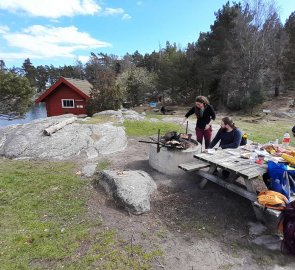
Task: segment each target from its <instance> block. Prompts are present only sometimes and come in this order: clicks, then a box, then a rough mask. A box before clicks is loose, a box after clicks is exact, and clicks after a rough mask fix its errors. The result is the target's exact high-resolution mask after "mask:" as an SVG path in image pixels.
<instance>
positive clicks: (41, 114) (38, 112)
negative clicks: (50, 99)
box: [0, 103, 47, 127]
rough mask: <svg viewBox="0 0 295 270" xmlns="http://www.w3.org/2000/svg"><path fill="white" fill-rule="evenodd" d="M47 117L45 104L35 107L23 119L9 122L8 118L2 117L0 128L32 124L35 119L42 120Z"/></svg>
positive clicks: (0, 118)
mask: <svg viewBox="0 0 295 270" xmlns="http://www.w3.org/2000/svg"><path fill="white" fill-rule="evenodd" d="M45 117H47V112H46V107H45V104H43V103H39V104H38V105H35V106H34V107H33V108H32V109H31V110H30V111H29V112H27V113H26V114H25V116H24V117H23V118H16V119H12V120H9V119H7V117H1V116H0V127H5V126H10V125H16V124H25V123H30V122H31V121H33V120H35V119H41V118H45Z"/></svg>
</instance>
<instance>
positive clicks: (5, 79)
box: [0, 70, 34, 115]
mask: <svg viewBox="0 0 295 270" xmlns="http://www.w3.org/2000/svg"><path fill="white" fill-rule="evenodd" d="M33 95H34V89H33V88H32V87H31V86H30V84H29V82H28V80H27V79H26V78H24V77H20V76H17V75H16V74H13V73H11V72H5V71H1V70H0V113H2V114H9V113H15V114H20V115H23V114H24V113H25V112H27V111H28V110H29V108H30V107H31V105H32V98H33Z"/></svg>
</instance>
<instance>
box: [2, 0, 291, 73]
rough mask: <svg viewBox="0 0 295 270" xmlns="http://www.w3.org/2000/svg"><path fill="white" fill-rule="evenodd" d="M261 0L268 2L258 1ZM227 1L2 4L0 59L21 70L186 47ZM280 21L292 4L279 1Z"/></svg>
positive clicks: (18, 0)
mask: <svg viewBox="0 0 295 270" xmlns="http://www.w3.org/2000/svg"><path fill="white" fill-rule="evenodd" d="M262 2H266V1H265V0H262ZM225 3H226V0H211V1H210V0H207V1H204V0H142V1H139V0H120V1H119V0H117V1H115V0H112V1H111V0H0V59H2V60H4V61H5V63H6V66H7V67H12V66H13V65H14V66H17V67H20V66H21V65H22V63H23V61H24V59H26V58H30V59H31V62H32V63H33V65H35V66H37V65H51V64H52V65H54V66H60V65H61V66H62V65H65V64H66V65H72V64H75V61H76V60H77V59H79V60H81V61H82V62H85V61H87V59H88V57H89V56H90V52H95V53H99V52H103V53H108V54H114V55H118V56H123V55H125V54H126V53H127V52H128V53H130V54H132V53H134V52H135V51H136V50H138V51H139V52H140V53H141V54H145V53H151V52H152V51H154V50H155V51H158V50H159V49H160V48H163V47H165V43H166V41H169V42H171V43H174V42H175V43H176V44H177V45H178V46H179V47H181V48H185V47H186V46H187V43H189V42H195V41H196V40H197V39H198V36H199V33H200V32H205V31H208V30H209V29H210V25H211V24H213V22H214V20H215V16H214V12H216V11H217V10H218V9H220V8H221V7H222V5H223V4H225ZM276 4H277V7H278V11H279V14H280V17H281V20H282V22H283V23H284V22H285V20H286V19H287V18H288V17H289V15H290V14H291V12H293V11H295V0H277V1H276Z"/></svg>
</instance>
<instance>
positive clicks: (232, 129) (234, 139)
mask: <svg viewBox="0 0 295 270" xmlns="http://www.w3.org/2000/svg"><path fill="white" fill-rule="evenodd" d="M220 126H221V127H220V129H219V130H218V132H217V134H216V135H215V137H214V139H213V140H212V142H211V143H210V145H209V149H211V148H213V147H214V146H215V145H216V144H217V143H218V142H219V141H220V144H219V146H220V147H221V148H222V149H227V148H238V147H239V146H240V144H241V140H242V132H241V131H240V130H239V129H238V128H237V127H236V126H235V124H234V122H233V120H232V119H231V118H230V117H224V118H222V119H221V124H220ZM216 172H217V171H216ZM229 175H230V172H229V171H227V170H222V176H223V178H224V179H226V178H228V177H229Z"/></svg>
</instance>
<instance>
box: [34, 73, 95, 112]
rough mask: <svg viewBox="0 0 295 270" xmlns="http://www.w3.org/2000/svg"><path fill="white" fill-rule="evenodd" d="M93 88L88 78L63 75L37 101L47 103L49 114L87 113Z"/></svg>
mask: <svg viewBox="0 0 295 270" xmlns="http://www.w3.org/2000/svg"><path fill="white" fill-rule="evenodd" d="M91 88H92V85H91V84H90V83H89V82H88V81H86V80H78V79H71V78H64V77H61V78H60V79H59V80H58V81H57V82H56V83H55V84H54V85H52V86H51V87H50V88H49V89H47V90H46V91H45V92H44V93H43V94H42V95H41V96H40V97H38V98H37V99H36V100H35V103H36V104H38V103H39V102H45V103H46V110H47V116H55V115H61V114H66V113H72V114H76V115H78V114H86V109H85V105H86V103H87V100H88V99H89V98H90V90H91Z"/></svg>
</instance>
